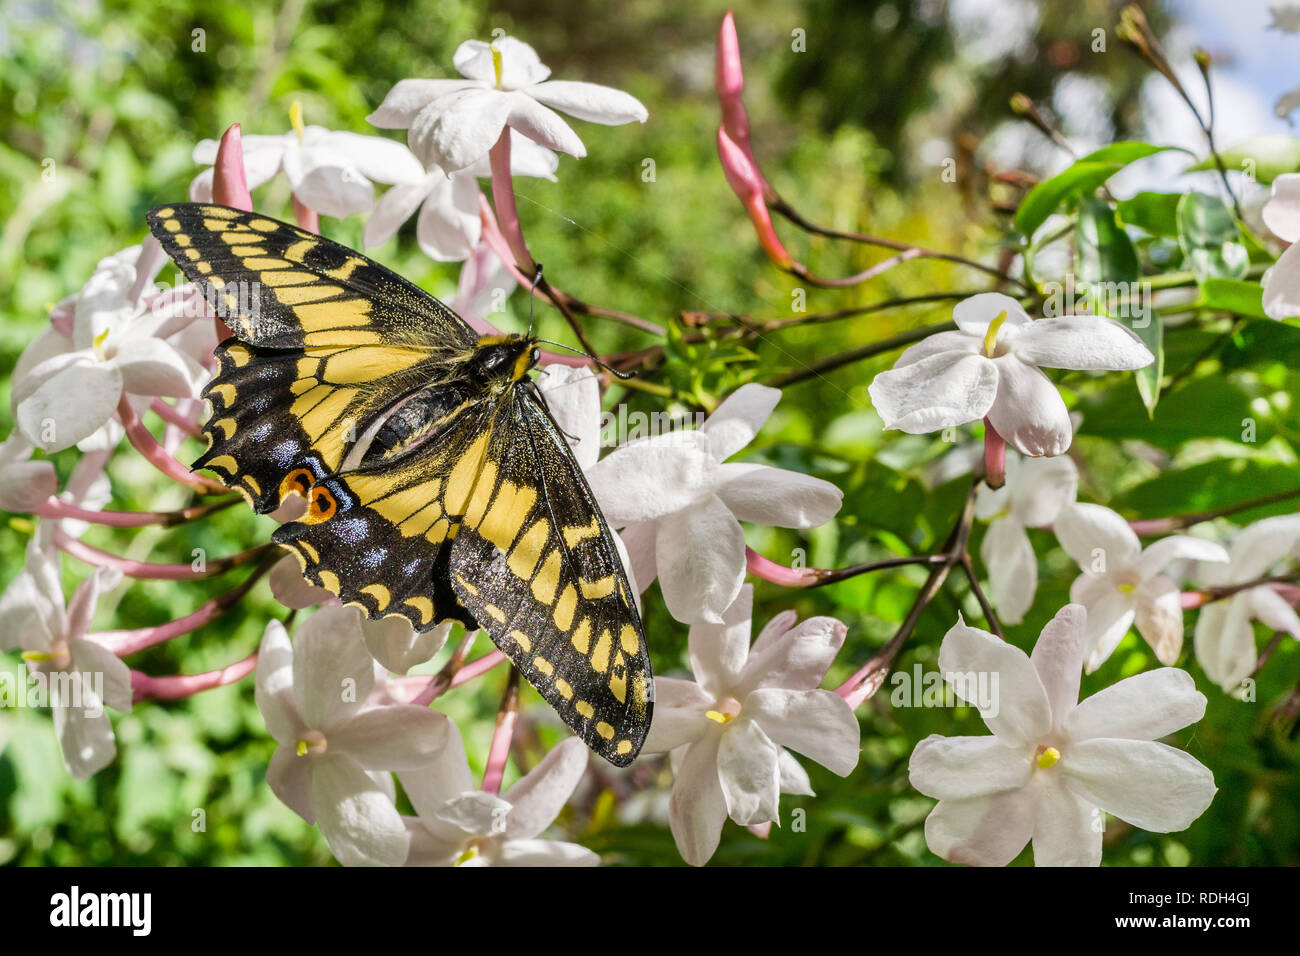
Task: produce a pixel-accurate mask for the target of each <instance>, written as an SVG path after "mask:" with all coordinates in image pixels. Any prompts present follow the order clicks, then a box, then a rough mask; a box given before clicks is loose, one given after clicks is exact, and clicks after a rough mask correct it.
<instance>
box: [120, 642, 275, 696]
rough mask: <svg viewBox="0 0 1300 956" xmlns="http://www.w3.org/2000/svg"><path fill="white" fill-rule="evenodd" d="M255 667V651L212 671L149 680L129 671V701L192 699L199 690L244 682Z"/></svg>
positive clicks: (150, 678) (142, 675)
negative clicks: (130, 699)
mask: <svg viewBox="0 0 1300 956" xmlns="http://www.w3.org/2000/svg"><path fill="white" fill-rule="evenodd" d="M256 667H257V654H256V652H254V653H252V654H250V655H248V656H247V657H245V658H244V659H243V660H240V661H236V662H235V663H233V664H228V665H226V666H225V667H222V668H219V669H217V670H214V671H206V672H204V673H202V674H172V675H168V676H166V677H150V676H149V675H148V674H145V673H142V672H141V671H137V670H132V671H131V698H132V700H134V701H135V702H136V703H139V702H140V701H142V700H145V699H149V700H180V699H181V698H183V697H192V696H193V695H195V694H197V693H200V692H201V691H205V690H211V689H212V688H214V687H224V686H225V685H227V684H233V683H235V682H236V681H240V680H243V679H244V678H245V677H247V676H248V675H249V674H251V673H252V672H253V670H254V669H255V668H256Z"/></svg>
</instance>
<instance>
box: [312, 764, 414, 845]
mask: <svg viewBox="0 0 1300 956" xmlns="http://www.w3.org/2000/svg"><path fill="white" fill-rule="evenodd" d="M311 803H312V809H313V810H314V811H315V813H316V825H317V826H319V827H320V832H321V835H322V836H324V837H325V842H326V843H328V844H329V848H330V852H331V853H333V854H334V858H335V859H336V860H338V861H339V862H340V863H342V864H343V865H344V866H401V865H402V864H403V863H405V862H406V851H407V849H408V847H409V846H410V842H411V841H410V836H409V835H408V834H407V832H406V824H404V823H403V822H402V818H401V815H400V814H398V812H397V808H396V807H395V806H393V802H392V800H390V799H389V797H388V794H386V793H385V792H384V790H383V788H382V787H380V786H379V785H378V784H377V783H375V781H373V780H371V779H370V776H369V775H368V774H367V773H366V772H365V771H364V770H363V769H362V768H361V767H360V766H359V765H358V764H356V763H355V762H354V761H353V760H351V759H350V758H348V757H344V756H335V755H331V754H326V755H324V756H322V757H315V758H312V768H311Z"/></svg>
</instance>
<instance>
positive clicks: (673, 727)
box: [641, 677, 717, 754]
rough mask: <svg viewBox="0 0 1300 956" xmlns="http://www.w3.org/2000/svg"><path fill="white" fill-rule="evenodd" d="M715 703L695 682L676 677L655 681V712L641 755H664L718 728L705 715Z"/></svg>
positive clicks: (661, 678)
mask: <svg viewBox="0 0 1300 956" xmlns="http://www.w3.org/2000/svg"><path fill="white" fill-rule="evenodd" d="M714 704H715V699H714V698H712V697H710V696H709V695H708V694H706V693H705V692H704V691H703V690H702V689H701V688H700V685H699V684H697V683H695V681H690V680H680V679H678V678H675V677H656V678H655V713H654V720H652V721H651V722H650V732H649V733H648V734H646V739H645V743H644V744H642V746H641V752H642V753H647V754H655V753H665V752H667V751H669V750H676V749H677V748H678V747H680V746H682V745H683V744H689V743H694V742H695V741H697V740H699V739H700V738H701V737H703V736H704V734H705V732H706V731H708V730H710V729H712V728H716V727H717V725H716V724H715V723H713V721H711V720H709V718H708V717H706V716H704V714H705V712H706V711H708V710H709V709H711V708H712V707H713V706H714Z"/></svg>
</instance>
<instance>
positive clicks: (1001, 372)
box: [988, 355, 1074, 457]
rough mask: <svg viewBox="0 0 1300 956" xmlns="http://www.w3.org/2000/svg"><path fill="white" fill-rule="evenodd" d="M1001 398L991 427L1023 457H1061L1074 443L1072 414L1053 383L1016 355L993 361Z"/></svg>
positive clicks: (996, 402) (993, 409)
mask: <svg viewBox="0 0 1300 956" xmlns="http://www.w3.org/2000/svg"><path fill="white" fill-rule="evenodd" d="M993 364H994V365H995V366H996V367H997V372H998V394H997V398H996V399H995V400H994V402H993V405H992V407H991V408H990V409H989V411H988V419H989V424H991V425H992V426H993V427H994V429H996V430H997V433H998V434H999V435H1001V436H1002V437H1003V438H1005V439H1006V440H1007V444H1009V445H1010V446H1011V447H1012V448H1015V449H1016V450H1017V451H1019V452H1020V453H1021V454H1022V455H1029V456H1031V457H1039V456H1042V455H1060V454H1064V452H1065V450H1066V449H1068V448H1069V447H1070V442H1071V441H1072V440H1073V439H1074V426H1073V425H1071V423H1070V412H1069V410H1068V409H1066V407H1065V402H1064V401H1063V400H1062V399H1061V393H1060V392H1058V391H1057V390H1056V386H1055V385H1053V384H1052V382H1051V379H1049V378H1048V377H1047V376H1046V375H1044V374H1043V373H1042V371H1040V370H1039V369H1038V368H1036V367H1035V366H1033V365H1026V364H1025V363H1024V362H1022V361H1020V359H1019V358H1017V357H1016V356H1015V355H1003V356H1002V357H1001V358H997V359H994V360H993Z"/></svg>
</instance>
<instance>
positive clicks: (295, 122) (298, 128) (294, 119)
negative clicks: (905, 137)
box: [289, 100, 306, 143]
mask: <svg viewBox="0 0 1300 956" xmlns="http://www.w3.org/2000/svg"><path fill="white" fill-rule="evenodd" d="M289 125H291V126H292V127H293V131H294V132H295V133H297V134H298V142H300V143H301V142H302V134H303V133H304V132H305V131H306V127H304V126H303V125H302V101H301V100H294V101H293V102H292V103H290V104H289Z"/></svg>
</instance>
